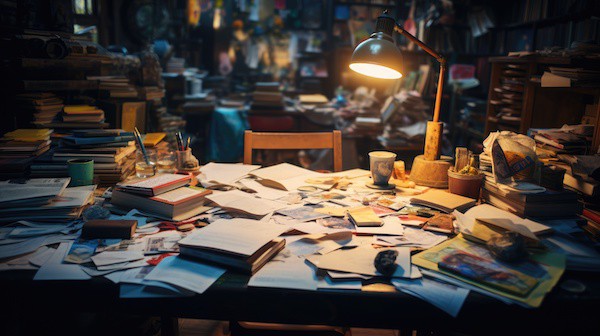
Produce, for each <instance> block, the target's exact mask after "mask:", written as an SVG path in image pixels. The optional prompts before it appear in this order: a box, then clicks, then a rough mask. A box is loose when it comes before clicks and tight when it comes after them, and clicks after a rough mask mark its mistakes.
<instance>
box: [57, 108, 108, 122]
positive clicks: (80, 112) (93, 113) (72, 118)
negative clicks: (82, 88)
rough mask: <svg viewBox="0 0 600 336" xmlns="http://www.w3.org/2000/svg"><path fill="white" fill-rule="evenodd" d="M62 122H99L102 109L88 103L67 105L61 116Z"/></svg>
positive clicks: (102, 112) (102, 113) (101, 118)
mask: <svg viewBox="0 0 600 336" xmlns="http://www.w3.org/2000/svg"><path fill="white" fill-rule="evenodd" d="M62 119H63V121H64V122H82V123H101V122H104V111H103V110H101V109H99V108H98V107H96V106H90V105H67V106H65V108H64V113H63V116H62Z"/></svg>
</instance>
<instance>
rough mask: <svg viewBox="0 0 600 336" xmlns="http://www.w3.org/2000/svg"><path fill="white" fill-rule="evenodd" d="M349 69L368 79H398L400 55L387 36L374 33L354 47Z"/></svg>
mask: <svg viewBox="0 0 600 336" xmlns="http://www.w3.org/2000/svg"><path fill="white" fill-rule="evenodd" d="M350 69H352V70H354V71H356V72H358V73H360V74H362V75H365V76H369V77H375V78H382V79H398V78H400V77H402V53H401V52H400V50H399V49H398V48H397V47H396V45H395V44H394V42H393V40H392V38H391V37H390V36H389V35H387V34H384V33H382V32H376V33H373V34H371V37H369V38H368V39H367V40H365V41H363V42H361V43H360V44H359V45H358V46H356V49H354V52H353V53H352V59H351V60H350Z"/></svg>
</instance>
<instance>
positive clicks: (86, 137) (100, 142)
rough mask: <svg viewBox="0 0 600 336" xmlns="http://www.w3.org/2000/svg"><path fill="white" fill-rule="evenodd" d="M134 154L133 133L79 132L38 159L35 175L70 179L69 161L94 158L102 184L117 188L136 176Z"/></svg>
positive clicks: (99, 180) (110, 131)
mask: <svg viewBox="0 0 600 336" xmlns="http://www.w3.org/2000/svg"><path fill="white" fill-rule="evenodd" d="M134 153H135V144H134V136H133V133H131V132H124V131H123V130H118V129H107V130H76V131H73V133H72V135H68V136H64V137H62V138H61V139H60V141H59V146H58V148H56V149H55V150H54V151H53V153H52V154H51V155H47V156H44V157H41V158H39V159H38V160H36V161H35V162H34V163H33V164H32V166H31V175H32V176H33V177H48V176H51V177H60V176H66V173H67V161H68V160H71V159H92V160H94V177H95V178H96V179H97V182H98V184H101V185H114V184H116V183H117V182H119V181H121V180H122V179H125V178H127V177H128V176H130V175H131V174H132V173H133V171H134V169H135V167H134V161H135V159H134V157H133V156H134Z"/></svg>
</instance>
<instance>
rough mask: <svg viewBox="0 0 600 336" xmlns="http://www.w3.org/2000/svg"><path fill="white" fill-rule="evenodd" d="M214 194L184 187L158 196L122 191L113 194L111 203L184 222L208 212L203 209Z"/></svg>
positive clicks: (204, 190) (205, 208)
mask: <svg viewBox="0 0 600 336" xmlns="http://www.w3.org/2000/svg"><path fill="white" fill-rule="evenodd" d="M210 193H212V191H210V190H206V189H203V188H193V187H182V188H178V189H175V190H171V191H168V192H166V193H164V194H161V195H158V196H152V197H148V196H142V195H137V194H132V193H129V192H126V191H124V190H121V189H116V190H114V191H113V193H112V198H111V203H112V204H113V205H115V206H117V207H120V208H124V209H138V210H141V211H143V212H146V213H148V214H152V215H158V216H160V217H161V218H165V219H168V220H173V221H182V220H186V219H188V218H190V217H193V216H196V215H199V214H201V213H202V212H204V211H206V210H208V208H207V207H203V206H202V205H204V202H205V196H206V195H208V194H210Z"/></svg>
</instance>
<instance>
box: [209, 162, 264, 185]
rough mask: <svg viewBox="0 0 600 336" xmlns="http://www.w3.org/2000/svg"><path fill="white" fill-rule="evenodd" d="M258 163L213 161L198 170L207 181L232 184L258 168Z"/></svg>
mask: <svg viewBox="0 0 600 336" xmlns="http://www.w3.org/2000/svg"><path fill="white" fill-rule="evenodd" d="M259 168H260V166H258V165H245V164H232V163H215V162H209V163H207V164H206V165H204V166H202V167H200V171H201V172H202V173H203V174H204V176H206V180H207V181H209V182H216V183H220V184H233V183H234V182H236V181H237V180H239V179H240V178H242V177H244V176H246V175H248V173H250V172H251V171H253V170H256V169H259Z"/></svg>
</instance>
